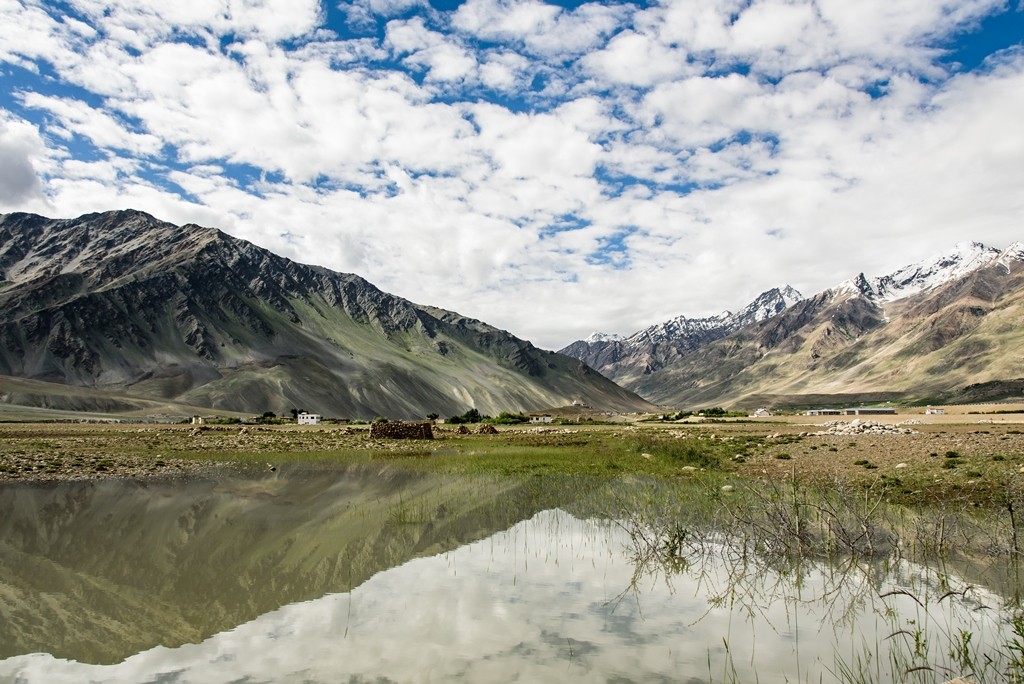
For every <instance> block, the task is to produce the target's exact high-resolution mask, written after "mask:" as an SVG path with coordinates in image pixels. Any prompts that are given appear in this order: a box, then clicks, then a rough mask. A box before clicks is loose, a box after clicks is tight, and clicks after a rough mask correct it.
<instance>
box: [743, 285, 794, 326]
mask: <svg viewBox="0 0 1024 684" xmlns="http://www.w3.org/2000/svg"><path fill="white" fill-rule="evenodd" d="M803 298H804V297H803V295H802V294H800V293H799V292H797V291H796V289H794V288H793V287H792V286H790V285H784V286H783V287H782V288H778V287H776V288H773V289H771V290H768V291H767V292H762V293H761V294H760V295H758V297H757V299H755V300H754V301H752V302H751V303H750V304H748V305H747V307H746V308H745V309H743V311H741V312H740V313H738V314H736V315H735V316H733V319H734V321H733V322H734V325H735V327H742V326H744V325H749V324H751V323H757V322H760V321H763V320H766V319H769V318H771V317H772V316H774V315H775V314H778V313H781V312H783V311H785V310H786V309H788V308H789V307H791V306H793V305H794V304H796V303H797V302H799V301H800V300H802V299H803Z"/></svg>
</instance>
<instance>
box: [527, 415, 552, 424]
mask: <svg viewBox="0 0 1024 684" xmlns="http://www.w3.org/2000/svg"><path fill="white" fill-rule="evenodd" d="M553 420H554V418H552V417H551V416H530V422H531V423H550V422H551V421H553Z"/></svg>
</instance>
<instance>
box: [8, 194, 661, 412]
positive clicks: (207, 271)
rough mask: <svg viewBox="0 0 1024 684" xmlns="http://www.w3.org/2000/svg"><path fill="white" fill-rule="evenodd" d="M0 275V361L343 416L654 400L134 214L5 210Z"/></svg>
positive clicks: (207, 233)
mask: <svg viewBox="0 0 1024 684" xmlns="http://www.w3.org/2000/svg"><path fill="white" fill-rule="evenodd" d="M0 272H2V273H3V282H2V283H0V311H2V314H0V374H3V375H9V376H14V377H19V378H30V379H35V380H41V381H46V382H56V383H62V384H66V385H73V386H80V387H91V388H101V389H104V390H110V391H116V392H118V393H120V394H124V395H129V396H134V397H138V398H141V399H147V400H172V401H176V402H182V403H185V404H189V405H193V406H197V407H209V408H213V409H217V410H224V411H240V412H263V411H266V410H270V411H275V412H277V413H282V412H287V411H289V410H290V409H291V408H293V407H297V408H302V409H306V410H309V411H315V412H319V413H322V414H325V415H329V416H338V417H349V418H359V417H361V418H369V417H373V416H376V415H385V416H389V417H392V418H415V417H422V416H423V415H425V414H427V413H431V412H436V413H439V414H442V415H451V414H456V413H462V412H464V411H465V410H467V409H468V408H472V407H475V408H477V409H479V410H480V411H482V412H484V413H497V412H500V411H518V410H535V409H543V408H546V407H551V406H561V405H565V404H568V403H571V402H572V401H582V402H585V403H587V404H590V405H591V406H594V407H596V408H604V409H607V410H630V411H632V410H643V409H645V408H648V407H649V405H648V404H647V403H646V402H644V401H643V400H642V399H640V398H639V397H638V396H636V395H635V394H633V393H631V392H629V391H626V390H623V389H622V388H620V387H618V386H616V385H615V384H614V383H612V382H611V381H609V380H607V379H605V378H603V377H602V376H601V375H599V374H598V373H596V372H594V371H592V370H590V369H589V368H587V367H586V366H584V365H583V364H582V363H580V362H578V361H576V360H575V359H570V358H568V357H564V356H561V355H558V354H555V353H553V352H548V351H544V350H540V349H537V348H536V347H534V346H533V345H531V344H530V343H529V342H526V341H524V340H520V339H518V338H516V337H514V336H512V335H510V334H509V333H507V332H505V331H502V330H499V329H497V328H494V327H492V326H489V325H487V324H485V323H482V322H480V321H476V320H472V319H467V318H465V317H462V316H459V315H458V314H456V313H453V312H449V311H444V310H441V309H437V308H433V307H428V306H420V305H417V304H413V303H412V302H409V301H407V300H404V299H401V298H399V297H395V296H393V295H390V294H387V293H385V292H382V291H380V290H379V289H377V288H376V287H374V286H373V285H371V284H370V283H368V282H367V281H365V280H363V279H362V278H360V277H358V276H356V275H351V274H340V273H335V272H332V271H329V270H327V269H324V268H319V267H314V266H307V265H302V264H297V263H294V262H292V261H289V260H288V259H284V258H282V257H279V256H277V255H274V254H272V253H270V252H268V251H266V250H264V249H261V248H259V247H256V246H255V245H252V244H250V243H247V242H245V241H242V240H237V239H235V238H232V237H230V236H228V235H225V234H224V233H221V232H220V231H217V230H215V229H212V228H202V227H199V226H194V225H189V226H182V227H178V226H174V225H172V224H169V223H165V222H161V221H158V220H156V219H154V218H153V217H151V216H149V215H147V214H144V213H141V212H136V211H121V212H108V213H102V214H90V215H86V216H82V217H80V218H77V219H71V220H52V219H47V218H43V217H40V216H34V215H29V214H8V215H3V216H0ZM55 401H57V400H56V399H55ZM57 403H58V405H55V406H53V408H62V407H61V406H60V405H59V401H57Z"/></svg>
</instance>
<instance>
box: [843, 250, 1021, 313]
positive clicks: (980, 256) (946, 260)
mask: <svg viewBox="0 0 1024 684" xmlns="http://www.w3.org/2000/svg"><path fill="white" fill-rule="evenodd" d="M1013 261H1024V243H1020V242H1014V243H1013V244H1012V245H1010V246H1009V247H1007V248H1006V249H1004V250H999V249H996V248H994V247H988V246H986V245H983V244H981V243H980V242H959V243H957V244H956V245H955V246H954V247H953V249H952V250H951V251H949V252H946V253H945V254H941V255H939V256H936V257H932V258H930V259H926V260H924V261H919V262H917V263H914V264H910V265H909V266H904V267H903V268H901V269H899V270H898V271H895V272H893V273H890V274H889V275H885V276H880V277H877V278H871V279H868V278H867V277H866V276H865V275H864V274H863V273H860V274H858V275H857V276H855V277H853V278H850V279H849V280H844V281H843V282H841V283H839V284H838V285H836V286H835V287H834V288H832V289H831V292H832V295H833V296H839V295H848V296H854V297H858V296H860V297H867V298H869V299H873V300H876V301H878V302H879V303H886V302H894V301H896V300H898V299H903V298H904V297H910V296H911V295H915V294H918V293H920V292H925V291H927V290H931V289H932V288H935V287H938V286H940V285H943V284H945V283H948V282H951V281H953V280H956V279H958V278H962V277H964V276H966V275H968V274H969V273H971V272H973V271H976V270H978V269H979V268H983V267H985V266H989V265H991V264H996V263H997V264H1000V265H1002V266H1003V267H1004V268H1007V269H1009V264H1010V263H1011V262H1013Z"/></svg>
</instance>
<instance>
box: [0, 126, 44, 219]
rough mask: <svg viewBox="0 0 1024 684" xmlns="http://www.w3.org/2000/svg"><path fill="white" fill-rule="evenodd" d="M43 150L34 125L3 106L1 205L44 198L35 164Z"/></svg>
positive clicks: (6, 205)
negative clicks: (34, 159) (36, 158)
mask: <svg viewBox="0 0 1024 684" xmlns="http://www.w3.org/2000/svg"><path fill="white" fill-rule="evenodd" d="M42 150H43V143H42V140H41V139H40V138H39V132H38V131H37V130H36V129H35V127H33V126H31V125H30V124H28V123H26V122H24V121H18V120H16V119H14V118H13V117H11V116H10V115H9V114H8V113H7V112H5V111H3V110H0V208H3V209H10V208H15V207H20V206H25V205H29V204H32V203H33V201H38V200H41V199H42V196H43V187H42V183H41V182H40V180H39V176H38V174H37V173H36V169H35V166H34V164H33V158H34V157H36V156H37V155H39V154H40V153H41V152H42Z"/></svg>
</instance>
